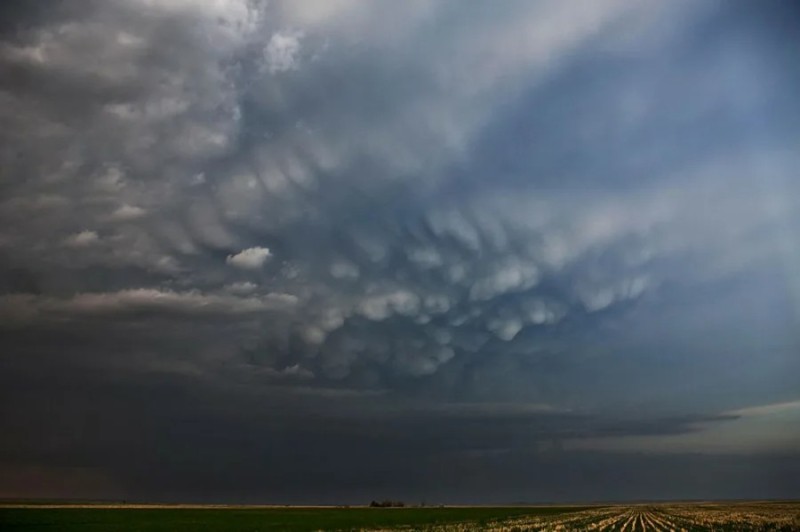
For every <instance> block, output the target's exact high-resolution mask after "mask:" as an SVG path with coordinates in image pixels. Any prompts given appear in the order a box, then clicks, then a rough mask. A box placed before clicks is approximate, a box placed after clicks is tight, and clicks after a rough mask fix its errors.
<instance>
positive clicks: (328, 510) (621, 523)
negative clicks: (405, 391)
mask: <svg viewBox="0 0 800 532" xmlns="http://www.w3.org/2000/svg"><path fill="white" fill-rule="evenodd" d="M0 528H1V529H2V530H4V531H7V530H8V531H11V530H16V531H23V530H60V531H66V532H69V531H83V530H88V531H100V530H103V531H106V530H107V531H112V532H113V531H133V530H143V531H167V530H170V531H172V530H174V531H183V530H200V531H202V530H220V531H239V530H242V531H244V530H248V531H273V530H297V531H301V530H305V531H312V530H429V531H441V532H456V531H467V530H494V531H509V532H510V531H526V530H598V531H625V532H628V531H631V532H632V531H639V530H687V531H688V530H798V529H800V503H794V502H748V503H744V502H743V503H692V504H689V503H686V504H647V505H645V504H642V505H610V506H590V507H587V506H582V507H579V506H562V507H555V506H554V507H544V506H528V507H444V508H391V509H376V508H366V507H353V508H332V507H241V506H147V505H142V506H135V505H118V506H113V505H72V506H63V505H61V506H60V505H29V506H23V505H16V506H14V505H6V506H0Z"/></svg>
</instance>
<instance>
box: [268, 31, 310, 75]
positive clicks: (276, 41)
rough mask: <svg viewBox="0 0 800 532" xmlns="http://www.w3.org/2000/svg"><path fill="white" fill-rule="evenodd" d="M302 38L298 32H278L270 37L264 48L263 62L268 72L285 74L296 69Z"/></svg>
mask: <svg viewBox="0 0 800 532" xmlns="http://www.w3.org/2000/svg"><path fill="white" fill-rule="evenodd" d="M302 36H303V34H302V33H301V32H298V31H279V32H277V33H274V34H273V35H272V37H270V39H269V42H268V43H267V46H266V47H265V48H264V60H265V62H266V66H267V69H268V70H269V71H270V72H272V73H276V72H286V71H287V70H294V69H295V68H297V56H298V54H299V53H300V39H301V38H302Z"/></svg>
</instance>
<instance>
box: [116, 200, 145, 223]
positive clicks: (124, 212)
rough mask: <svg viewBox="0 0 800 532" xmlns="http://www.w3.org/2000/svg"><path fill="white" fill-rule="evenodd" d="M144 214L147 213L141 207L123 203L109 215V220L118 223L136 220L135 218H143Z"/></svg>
mask: <svg viewBox="0 0 800 532" xmlns="http://www.w3.org/2000/svg"><path fill="white" fill-rule="evenodd" d="M146 212H147V211H145V210H144V209H143V208H141V207H137V206H136V205H128V204H127V203H125V204H123V205H120V206H119V207H118V208H117V209H116V210H115V211H114V212H113V213H111V218H112V219H114V220H118V221H129V220H136V219H137V218H141V217H142V216H144V215H145V213H146Z"/></svg>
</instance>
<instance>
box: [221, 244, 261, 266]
mask: <svg viewBox="0 0 800 532" xmlns="http://www.w3.org/2000/svg"><path fill="white" fill-rule="evenodd" d="M271 256H272V253H271V252H270V250H269V248H262V247H258V246H256V247H252V248H247V249H243V250H242V251H240V252H239V253H236V254H235V255H228V257H227V258H226V259H225V262H227V263H228V264H230V265H231V266H235V267H236V268H241V269H243V270H257V269H259V268H261V267H262V266H263V265H264V263H265V262H266V261H267V259H269V258H270V257H271Z"/></svg>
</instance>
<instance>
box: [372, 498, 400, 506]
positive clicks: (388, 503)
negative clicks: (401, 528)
mask: <svg viewBox="0 0 800 532" xmlns="http://www.w3.org/2000/svg"><path fill="white" fill-rule="evenodd" d="M405 505H406V503H404V502H403V501H390V500H389V499H386V500H385V501H380V502H378V501H372V502H371V503H369V506H370V508H402V507H404V506H405Z"/></svg>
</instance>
